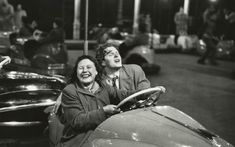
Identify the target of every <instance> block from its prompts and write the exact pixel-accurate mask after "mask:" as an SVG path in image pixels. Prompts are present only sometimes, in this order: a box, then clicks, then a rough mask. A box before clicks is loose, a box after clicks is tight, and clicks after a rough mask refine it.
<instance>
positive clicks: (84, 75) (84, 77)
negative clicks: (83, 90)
mask: <svg viewBox="0 0 235 147" xmlns="http://www.w3.org/2000/svg"><path fill="white" fill-rule="evenodd" d="M90 76H91V74H82V75H81V77H82V78H83V79H86V78H89V77H90Z"/></svg>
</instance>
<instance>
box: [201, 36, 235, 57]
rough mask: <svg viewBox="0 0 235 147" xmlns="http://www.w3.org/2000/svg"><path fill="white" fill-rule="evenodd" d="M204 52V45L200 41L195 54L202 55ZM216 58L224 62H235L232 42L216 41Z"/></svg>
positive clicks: (234, 48) (234, 49)
mask: <svg viewBox="0 0 235 147" xmlns="http://www.w3.org/2000/svg"><path fill="white" fill-rule="evenodd" d="M205 52H206V44H205V42H204V41H203V40H202V39H200V40H199V46H198V48H197V53H198V54H199V55H203V54H204V53H205ZM216 58H219V59H224V60H235V45H234V41H233V40H218V44H217V46H216Z"/></svg>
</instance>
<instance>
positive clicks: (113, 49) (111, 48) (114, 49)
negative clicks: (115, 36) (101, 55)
mask: <svg viewBox="0 0 235 147" xmlns="http://www.w3.org/2000/svg"><path fill="white" fill-rule="evenodd" d="M110 51H117V49H116V48H115V47H113V46H110V47H107V48H106V49H105V52H110Z"/></svg>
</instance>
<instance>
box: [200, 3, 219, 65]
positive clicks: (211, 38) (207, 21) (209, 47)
mask: <svg viewBox="0 0 235 147" xmlns="http://www.w3.org/2000/svg"><path fill="white" fill-rule="evenodd" d="M218 19H219V11H218V10H217V9H216V6H215V5H213V4H211V5H210V7H209V8H207V9H206V10H205V11H204V13H203V21H204V25H205V32H204V34H203V36H202V39H203V41H204V42H205V44H206V51H205V53H204V54H203V55H202V56H201V57H200V59H199V60H198V61H197V62H198V64H205V60H206V59H207V58H208V59H209V63H210V64H211V65H218V63H217V62H216V61H215V55H216V46H217V43H218V39H217V37H216V35H217V34H216V33H217V32H216V31H217V30H216V29H217V22H218Z"/></svg>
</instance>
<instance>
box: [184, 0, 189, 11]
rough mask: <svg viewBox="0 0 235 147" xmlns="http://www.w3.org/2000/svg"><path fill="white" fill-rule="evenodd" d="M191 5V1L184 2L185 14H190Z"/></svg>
mask: <svg viewBox="0 0 235 147" xmlns="http://www.w3.org/2000/svg"><path fill="white" fill-rule="evenodd" d="M189 3H190V0H184V13H185V14H188V12H189Z"/></svg>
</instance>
